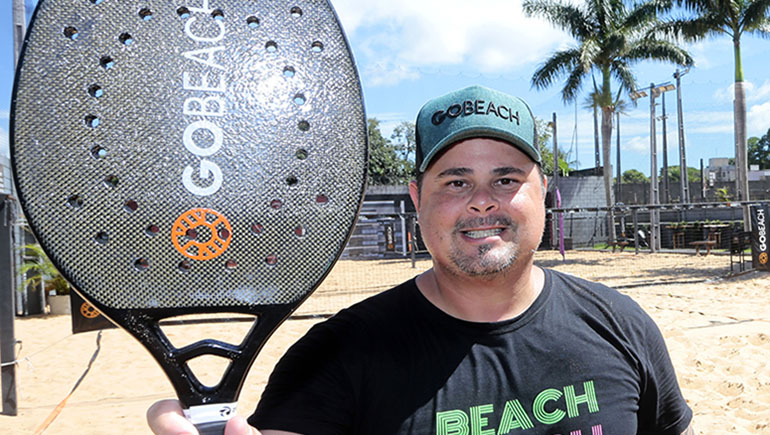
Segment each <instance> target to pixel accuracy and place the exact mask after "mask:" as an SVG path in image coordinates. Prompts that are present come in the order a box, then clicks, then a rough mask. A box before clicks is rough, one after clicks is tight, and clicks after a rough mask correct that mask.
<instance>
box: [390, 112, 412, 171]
mask: <svg viewBox="0 0 770 435" xmlns="http://www.w3.org/2000/svg"><path fill="white" fill-rule="evenodd" d="M390 139H391V141H393V148H394V149H395V150H396V153H398V155H399V157H400V158H401V159H402V160H403V164H404V166H405V167H404V170H405V171H407V174H413V173H414V157H415V150H416V146H417V141H416V136H415V126H414V122H410V121H402V122H401V123H400V124H398V125H397V126H396V128H394V129H393V133H392V134H391V135H390Z"/></svg>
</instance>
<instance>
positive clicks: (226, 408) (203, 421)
mask: <svg viewBox="0 0 770 435" xmlns="http://www.w3.org/2000/svg"><path fill="white" fill-rule="evenodd" d="M236 406H237V404H236V403H214V404H209V405H197V406H191V407H189V408H187V409H184V410H183V411H184V416H185V417H187V419H188V420H190V422H192V424H194V425H195V427H196V428H197V429H198V432H199V433H200V434H201V435H224V433H225V425H227V422H228V421H229V420H230V418H231V417H232V416H234V415H235V410H236Z"/></svg>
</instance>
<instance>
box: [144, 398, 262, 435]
mask: <svg viewBox="0 0 770 435" xmlns="http://www.w3.org/2000/svg"><path fill="white" fill-rule="evenodd" d="M147 423H148V424H149V425H150V429H151V430H152V433H154V434H155V435H198V430H197V429H196V428H195V426H194V425H193V424H192V423H190V421H189V420H187V419H186V418H185V416H184V413H182V406H181V405H180V404H179V401H178V400H171V399H169V400H161V401H160V402H155V404H153V405H152V406H151V407H150V409H148V410H147ZM225 435H260V432H259V431H258V430H257V429H255V428H253V427H251V426H249V424H248V423H247V422H246V419H245V418H243V417H240V416H235V417H233V418H231V419H230V421H228V422H227V426H226V427H225Z"/></svg>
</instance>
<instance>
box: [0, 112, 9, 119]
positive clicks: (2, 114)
mask: <svg viewBox="0 0 770 435" xmlns="http://www.w3.org/2000/svg"><path fill="white" fill-rule="evenodd" d="M10 117H11V112H9V111H8V110H0V120H5V121H7V120H8V118H10Z"/></svg>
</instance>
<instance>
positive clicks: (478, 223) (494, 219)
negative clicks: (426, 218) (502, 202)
mask: <svg viewBox="0 0 770 435" xmlns="http://www.w3.org/2000/svg"><path fill="white" fill-rule="evenodd" d="M491 226H503V227H509V228H511V229H512V230H514V231H515V230H516V227H517V225H516V222H514V221H512V220H511V219H510V218H508V217H507V216H494V215H491V216H484V217H477V218H468V219H460V220H458V221H457V222H455V228H454V230H455V231H462V230H463V229H467V228H481V227H491Z"/></svg>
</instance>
